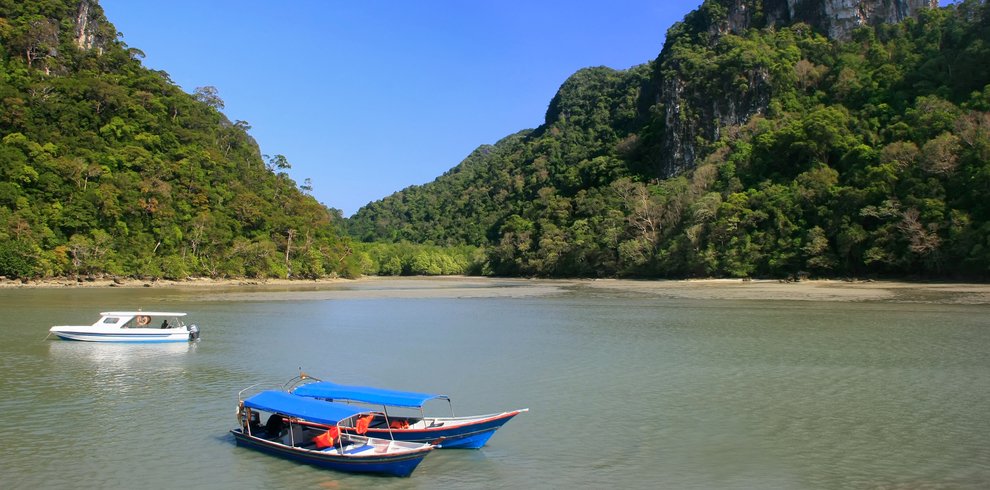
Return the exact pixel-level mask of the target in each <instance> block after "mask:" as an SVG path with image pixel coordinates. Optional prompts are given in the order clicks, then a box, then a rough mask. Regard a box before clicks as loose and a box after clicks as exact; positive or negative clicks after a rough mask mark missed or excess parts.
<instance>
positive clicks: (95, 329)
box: [48, 311, 199, 343]
mask: <svg viewBox="0 0 990 490" xmlns="http://www.w3.org/2000/svg"><path fill="white" fill-rule="evenodd" d="M185 316H186V314H185V313H179V312H172V311H104V312H102V313H100V319H99V320H97V321H96V323H94V324H92V325H56V326H54V327H52V328H50V329H48V333H49V335H51V334H55V335H56V336H58V337H59V338H60V339H63V340H81V341H86V342H133V343H155V342H186V341H195V340H199V327H197V326H196V325H194V324H191V325H186V324H185V323H184V322H183V321H182V320H183V317H185Z"/></svg>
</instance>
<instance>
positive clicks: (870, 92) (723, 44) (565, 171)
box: [349, 0, 990, 279]
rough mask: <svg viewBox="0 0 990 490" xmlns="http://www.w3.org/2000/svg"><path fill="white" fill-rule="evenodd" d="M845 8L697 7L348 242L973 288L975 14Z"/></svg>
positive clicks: (497, 264)
mask: <svg viewBox="0 0 990 490" xmlns="http://www.w3.org/2000/svg"><path fill="white" fill-rule="evenodd" d="M848 3H849V2H840V1H832V0H803V1H797V2H783V1H776V0H764V1H756V0H708V1H705V2H704V3H703V5H702V6H701V7H700V8H699V9H698V10H696V11H694V12H692V13H690V14H689V15H688V16H687V17H686V18H685V19H684V20H683V21H682V22H680V23H678V24H675V25H674V26H673V27H671V28H670V29H669V30H668V33H667V38H666V42H665V45H664V46H663V48H662V51H661V52H660V55H659V56H658V58H657V59H656V60H654V61H653V62H651V63H647V64H645V65H642V66H637V67H634V68H631V69H629V70H625V71H616V70H612V69H609V68H603V67H600V68H589V69H585V70H582V71H580V72H578V73H576V74H574V75H573V76H572V77H571V78H570V79H568V80H567V81H566V82H564V84H563V85H562V86H561V88H560V90H559V92H558V93H557V95H556V96H555V97H554V98H553V100H552V101H551V102H550V104H549V108H548V110H547V115H546V121H545V124H543V125H542V126H540V127H539V128H537V129H535V130H531V131H523V132H520V133H518V134H515V135H512V136H508V137H506V138H505V139H503V140H502V141H499V142H498V143H496V144H494V145H491V146H482V147H480V148H478V149H477V150H476V151H475V152H473V153H472V154H471V155H470V156H468V158H467V159H465V160H464V161H463V162H462V163H461V164H460V165H458V166H456V167H455V168H453V169H451V170H450V171H449V172H447V173H446V174H444V175H443V176H441V177H439V178H437V179H436V180H435V181H434V182H432V183H429V184H426V185H423V186H414V187H410V188H407V189H404V190H402V191H401V192H398V193H396V194H394V195H392V196H389V197H387V198H385V199H383V200H381V201H378V202H374V203H371V204H369V205H368V206H366V207H364V208H362V209H361V210H360V211H359V212H358V213H357V214H356V215H355V216H354V217H353V218H351V219H350V220H349V229H350V231H351V233H352V236H355V237H358V238H360V239H362V240H392V241H403V240H408V241H412V242H420V243H430V242H432V243H435V244H474V245H480V246H483V247H485V249H486V251H487V268H488V270H489V271H490V272H492V273H496V274H510V275H540V276H646V277H711V276H722V277H750V276H757V277H786V276H790V275H795V274H803V273H808V274H811V275H815V276H832V277H841V276H864V275H877V276H913V277H948V276H955V277H968V278H975V279H985V278H987V277H988V272H990V221H988V219H990V200H988V199H987V197H986V196H988V195H990V112H988V111H990V85H988V83H990V73H988V71H990V7H988V5H987V4H986V2H985V1H983V0H964V1H961V2H958V3H956V4H953V5H950V6H946V7H944V8H938V7H937V5H938V4H937V2H935V1H929V0H924V1H889V0H876V1H862V2H857V7H856V8H855V9H852V8H851V7H848V5H847V4H848ZM932 6H934V7H935V8H928V7H932ZM847 7H848V8H847ZM843 9H844V10H843ZM659 27H660V26H658V28H659Z"/></svg>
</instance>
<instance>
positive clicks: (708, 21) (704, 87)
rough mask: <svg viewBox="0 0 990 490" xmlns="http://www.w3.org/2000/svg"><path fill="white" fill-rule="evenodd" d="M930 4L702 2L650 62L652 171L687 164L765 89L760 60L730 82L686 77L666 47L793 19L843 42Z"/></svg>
mask: <svg viewBox="0 0 990 490" xmlns="http://www.w3.org/2000/svg"><path fill="white" fill-rule="evenodd" d="M937 7H938V1H937V0H707V1H706V2H704V4H702V6H701V7H700V8H699V9H698V10H695V11H694V12H692V13H691V14H689V15H688V16H687V17H686V18H685V19H684V21H683V22H681V23H678V24H677V25H675V26H674V27H672V28H671V29H670V31H669V32H668V35H667V42H666V44H665V46H664V49H663V52H662V53H661V54H660V57H659V58H658V59H657V61H656V64H655V66H656V73H655V75H654V79H655V82H656V83H655V84H654V86H655V87H656V90H657V93H656V94H655V96H656V102H658V104H657V107H658V108H660V109H661V111H662V114H661V116H660V117H662V125H663V128H664V130H663V134H662V136H661V139H662V144H661V145H660V146H659V148H657V153H656V154H655V155H654V161H655V162H656V172H657V176H658V177H661V178H665V177H669V176H672V175H675V174H678V173H680V172H682V171H684V170H686V169H689V168H691V167H693V166H694V165H695V163H696V159H697V158H698V156H699V155H698V153H699V151H701V150H702V148H701V147H700V146H699V141H701V142H704V141H707V142H712V141H716V140H717V139H718V138H719V136H720V134H719V132H720V130H721V129H722V128H725V127H727V126H734V125H739V124H743V123H745V122H746V121H748V120H750V119H751V118H752V117H753V116H756V115H759V114H762V113H764V112H765V111H766V109H767V106H768V104H769V102H770V98H771V95H772V82H773V80H772V78H771V77H772V75H771V73H770V71H769V70H768V69H767V68H766V67H762V66H757V67H753V68H749V69H746V70H744V71H743V72H742V73H736V74H734V75H735V76H734V77H733V80H732V81H731V82H725V83H720V81H719V80H698V79H696V78H692V76H691V75H692V72H691V69H690V67H688V66H684V63H683V61H682V60H680V59H678V57H677V56H676V55H675V54H674V52H673V51H675V46H676V45H677V44H678V43H682V42H685V41H687V42H691V43H696V44H702V45H706V44H707V45H709V46H711V47H716V45H717V44H718V43H719V42H720V40H721V38H722V37H723V36H725V35H726V34H742V33H743V32H745V31H746V30H747V29H751V28H766V27H783V26H790V25H794V24H798V23H804V24H807V25H808V26H810V28H811V29H813V30H814V31H816V32H818V33H820V34H822V35H825V36H828V37H829V38H830V39H832V40H837V41H844V40H848V39H849V38H850V36H851V35H852V32H853V31H854V30H855V29H857V28H859V27H862V26H872V25H879V24H883V23H896V22H900V21H902V20H904V19H906V18H908V17H912V16H915V15H917V14H918V12H919V11H920V10H921V9H925V8H937Z"/></svg>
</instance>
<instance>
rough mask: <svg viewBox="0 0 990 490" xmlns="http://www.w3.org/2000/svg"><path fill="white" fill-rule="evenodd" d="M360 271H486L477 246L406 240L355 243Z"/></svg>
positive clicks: (423, 273)
mask: <svg viewBox="0 0 990 490" xmlns="http://www.w3.org/2000/svg"><path fill="white" fill-rule="evenodd" d="M355 255H356V256H357V259H358V260H359V262H360V264H361V272H362V273H363V274H367V275H372V276H450V275H480V274H485V273H486V272H487V271H485V270H484V269H483V268H484V264H485V254H484V252H483V251H482V250H481V249H479V248H478V247H473V246H470V245H462V246H456V247H440V246H436V245H422V244H414V243H409V242H400V243H385V242H376V243H358V244H356V246H355Z"/></svg>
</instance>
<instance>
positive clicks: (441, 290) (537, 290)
mask: <svg viewBox="0 0 990 490" xmlns="http://www.w3.org/2000/svg"><path fill="white" fill-rule="evenodd" d="M110 287H115V288H175V289H192V288H196V289H203V290H204V291H209V292H211V293H217V294H222V295H223V296H225V297H227V298H226V299H233V298H231V296H237V297H258V298H259V299H260V298H261V297H264V298H266V299H333V298H338V299H345V298H482V297H533V296H545V295H553V294H564V293H567V292H569V291H574V290H584V291H586V292H591V293H593V294H601V295H613V294H622V295H629V294H635V295H647V296H656V297H662V298H682V299H702V300H704V299H719V300H789V301H838V302H843V301H881V302H903V303H930V304H969V305H987V304H990V284H981V283H934V282H901V281H858V282H857V281H835V280H810V281H809V280H805V281H800V282H780V281H776V280H749V281H744V280H738V279H700V280H629V279H595V280H592V279H507V278H488V277H464V276H444V277H365V278H361V279H320V280H287V279H267V280H251V279H223V280H215V279H208V278H200V279H189V280H185V281H167V280H156V281H142V280H135V279H93V280H81V281H77V280H72V279H54V280H49V281H30V282H27V283H22V282H20V281H11V280H4V281H0V290H2V289H9V288H110ZM0 294H2V293H0Z"/></svg>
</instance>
